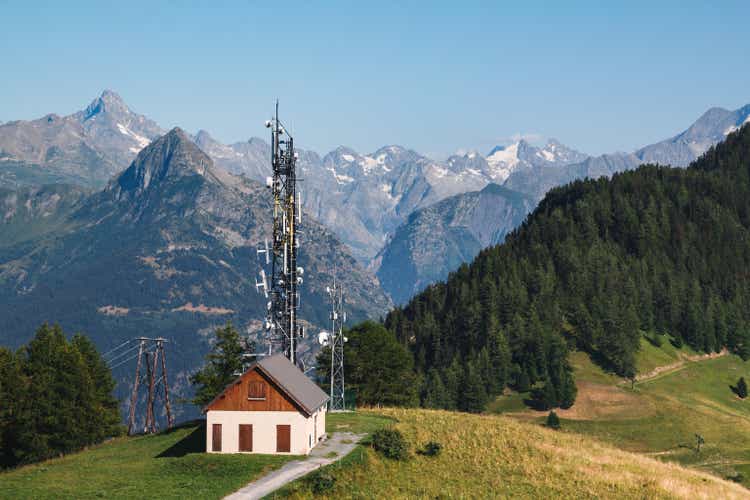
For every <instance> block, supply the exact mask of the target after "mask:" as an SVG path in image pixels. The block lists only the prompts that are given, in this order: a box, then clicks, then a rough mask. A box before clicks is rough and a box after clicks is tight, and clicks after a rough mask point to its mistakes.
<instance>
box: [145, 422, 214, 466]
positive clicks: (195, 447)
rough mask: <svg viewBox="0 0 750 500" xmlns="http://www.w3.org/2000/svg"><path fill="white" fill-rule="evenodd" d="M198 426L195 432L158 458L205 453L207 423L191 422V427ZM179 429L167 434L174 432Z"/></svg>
mask: <svg viewBox="0 0 750 500" xmlns="http://www.w3.org/2000/svg"><path fill="white" fill-rule="evenodd" d="M195 424H198V427H196V428H195V429H194V430H193V432H191V433H190V434H188V435H187V436H185V437H184V438H182V439H180V440H179V441H177V442H176V443H175V444H173V445H172V446H170V447H169V448H167V449H166V450H164V451H162V452H161V453H159V454H158V455H156V458H168V457H184V456H185V455H187V454H188V453H203V452H204V451H206V421H205V420H202V421H199V422H191V423H190V425H195ZM178 428H179V427H177V428H175V429H172V430H169V431H167V432H174V431H175V430H177V429H178Z"/></svg>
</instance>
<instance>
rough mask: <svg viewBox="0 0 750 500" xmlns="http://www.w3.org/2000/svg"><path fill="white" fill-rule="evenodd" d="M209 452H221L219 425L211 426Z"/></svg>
mask: <svg viewBox="0 0 750 500" xmlns="http://www.w3.org/2000/svg"><path fill="white" fill-rule="evenodd" d="M212 432H213V434H212V439H211V451H221V424H214V425H213V426H212Z"/></svg>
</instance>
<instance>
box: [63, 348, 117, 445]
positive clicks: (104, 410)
mask: <svg viewBox="0 0 750 500" xmlns="http://www.w3.org/2000/svg"><path fill="white" fill-rule="evenodd" d="M71 344H72V345H73V346H74V347H75V348H76V349H77V350H78V352H79V353H80V354H81V356H83V361H84V363H85V364H86V367H87V368H88V372H89V376H90V377H91V380H92V382H93V384H94V391H95V396H96V407H95V408H94V414H95V416H94V418H95V422H96V427H95V430H94V431H93V438H94V441H93V442H97V441H100V440H102V439H104V438H107V437H111V436H113V435H117V434H119V433H120V432H122V430H123V429H122V426H121V422H120V409H119V406H120V405H119V401H117V399H116V398H115V397H114V395H113V394H114V390H115V387H116V385H117V384H116V382H115V379H114V378H113V377H112V371H111V370H110V369H109V366H107V363H106V362H105V361H104V359H103V358H102V356H101V354H99V351H98V350H97V349H96V346H95V345H94V343H93V342H91V340H90V339H89V338H88V337H86V336H85V335H81V334H76V335H74V336H73V338H72V339H71Z"/></svg>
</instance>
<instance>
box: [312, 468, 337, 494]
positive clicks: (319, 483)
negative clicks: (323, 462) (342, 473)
mask: <svg viewBox="0 0 750 500" xmlns="http://www.w3.org/2000/svg"><path fill="white" fill-rule="evenodd" d="M308 482H309V483H310V489H311V490H312V492H313V493H314V494H316V495H320V494H322V493H325V492H326V491H328V490H331V489H333V486H334V484H336V477H335V476H332V475H331V474H329V473H328V472H321V471H318V472H316V473H314V474H312V475H311V476H310V478H309V479H308Z"/></svg>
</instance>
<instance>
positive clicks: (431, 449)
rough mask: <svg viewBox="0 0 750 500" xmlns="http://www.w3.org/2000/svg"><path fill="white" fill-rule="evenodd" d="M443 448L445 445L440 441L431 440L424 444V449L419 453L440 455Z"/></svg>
mask: <svg viewBox="0 0 750 500" xmlns="http://www.w3.org/2000/svg"><path fill="white" fill-rule="evenodd" d="M442 450H443V445H442V444H440V443H438V442H437V441H430V442H429V443H427V444H426V445H424V449H421V450H419V451H418V452H417V453H419V454H420V455H425V456H428V457H436V456H438V455H440V452H441V451H442Z"/></svg>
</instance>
